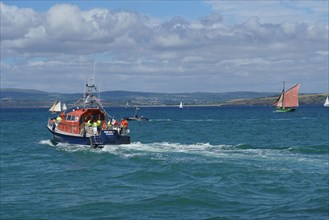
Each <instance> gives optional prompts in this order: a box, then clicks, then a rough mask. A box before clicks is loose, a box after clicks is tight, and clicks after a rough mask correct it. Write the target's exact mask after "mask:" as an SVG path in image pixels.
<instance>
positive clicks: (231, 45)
mask: <svg viewBox="0 0 329 220" xmlns="http://www.w3.org/2000/svg"><path fill="white" fill-rule="evenodd" d="M328 4H329V2H328V1H320V0H312V1H276V0H273V1H260V0H257V1H224V0H217V1H197V0H194V1H151V0H150V1H105V0H104V1H2V2H1V87H2V88H25V89H28V88H33V89H40V90H44V91H54V92H80V91H81V88H82V86H83V83H84V81H85V80H86V78H87V77H88V75H90V74H92V71H93V66H94V65H93V63H94V62H96V74H97V78H98V79H101V80H102V89H103V90H129V91H146V92H226V91H266V92H275V91H280V90H281V86H282V81H286V85H287V86H292V85H293V84H295V83H298V82H299V83H301V92H321V93H326V92H328V80H329V79H328V31H329V29H328V7H329V5H328ZM58 78H61V79H66V80H65V82H63V83H60V84H58V85H56V87H55V86H49V85H48V84H47V82H49V81H57V79H58ZM66 82H69V85H68V83H66ZM103 82H107V83H103ZM122 85H125V86H124V88H123V87H122Z"/></svg>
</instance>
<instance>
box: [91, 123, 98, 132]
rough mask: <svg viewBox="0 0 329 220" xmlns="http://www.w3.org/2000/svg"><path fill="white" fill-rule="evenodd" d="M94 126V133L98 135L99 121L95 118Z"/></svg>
mask: <svg viewBox="0 0 329 220" xmlns="http://www.w3.org/2000/svg"><path fill="white" fill-rule="evenodd" d="M92 127H93V135H98V131H97V127H98V123H97V121H96V120H94V122H93V126H92Z"/></svg>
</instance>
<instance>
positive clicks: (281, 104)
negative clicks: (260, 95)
mask: <svg viewBox="0 0 329 220" xmlns="http://www.w3.org/2000/svg"><path fill="white" fill-rule="evenodd" d="M284 86H285V83H284V82H283V89H282V92H281V95H280V96H279V98H278V99H277V100H276V101H275V103H274V104H273V105H274V106H276V111H277V112H292V111H295V110H296V109H297V107H298V106H299V103H298V92H299V87H300V84H299V83H298V84H296V85H295V86H293V87H291V88H290V89H288V90H287V91H285V90H284Z"/></svg>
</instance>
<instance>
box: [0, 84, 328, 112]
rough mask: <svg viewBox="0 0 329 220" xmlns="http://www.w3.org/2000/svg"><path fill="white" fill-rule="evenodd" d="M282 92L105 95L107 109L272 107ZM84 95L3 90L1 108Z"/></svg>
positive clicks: (311, 98)
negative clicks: (209, 106)
mask: <svg viewBox="0 0 329 220" xmlns="http://www.w3.org/2000/svg"><path fill="white" fill-rule="evenodd" d="M278 95H279V93H270V92H244V91H238V92H223V93H208V92H193V93H150V92H130V91H105V92H101V99H102V100H103V104H104V106H105V107H107V106H125V105H126V103H128V104H129V106H174V105H177V106H178V104H179V103H180V101H183V103H184V105H271V104H272V103H273V102H274V100H275V99H276V98H277V96H278ZM82 96H83V94H82V93H53V92H44V91H39V90H32V89H31V90H30V89H11V88H5V89H1V103H0V104H1V107H3V108H9V107H21V108H23V107H50V106H51V105H52V103H53V102H54V101H55V100H56V99H57V100H61V101H63V102H65V103H66V104H67V105H70V104H73V103H75V102H76V100H78V99H79V98H81V97H82ZM326 96H327V94H304V95H302V96H301V98H300V103H301V104H323V102H324V100H325V97H326Z"/></svg>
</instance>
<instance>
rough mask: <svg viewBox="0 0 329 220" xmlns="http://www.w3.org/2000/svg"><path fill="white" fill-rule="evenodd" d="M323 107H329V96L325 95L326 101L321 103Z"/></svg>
mask: <svg viewBox="0 0 329 220" xmlns="http://www.w3.org/2000/svg"><path fill="white" fill-rule="evenodd" d="M323 106H324V107H329V98H328V96H327V98H326V101H325V102H324V104H323Z"/></svg>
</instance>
